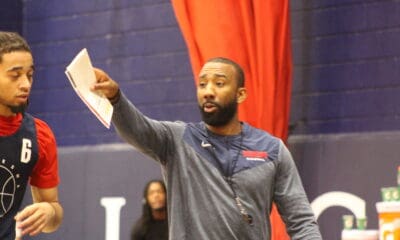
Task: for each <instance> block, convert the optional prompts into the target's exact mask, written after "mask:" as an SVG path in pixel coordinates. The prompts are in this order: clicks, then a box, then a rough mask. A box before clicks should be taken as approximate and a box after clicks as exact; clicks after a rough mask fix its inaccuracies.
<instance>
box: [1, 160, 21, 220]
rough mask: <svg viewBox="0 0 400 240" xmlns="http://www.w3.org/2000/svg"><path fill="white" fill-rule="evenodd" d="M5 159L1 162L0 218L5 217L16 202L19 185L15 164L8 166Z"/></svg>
mask: <svg viewBox="0 0 400 240" xmlns="http://www.w3.org/2000/svg"><path fill="white" fill-rule="evenodd" d="M6 164H7V161H6V160H5V159H3V160H1V162H0V218H1V217H3V216H4V215H5V214H6V213H7V212H8V211H9V210H10V208H11V206H12V205H13V203H14V197H15V192H16V190H17V188H19V185H17V180H18V178H19V177H20V175H19V174H14V173H13V172H12V171H13V170H14V168H15V166H14V165H11V166H9V167H7V165H6Z"/></svg>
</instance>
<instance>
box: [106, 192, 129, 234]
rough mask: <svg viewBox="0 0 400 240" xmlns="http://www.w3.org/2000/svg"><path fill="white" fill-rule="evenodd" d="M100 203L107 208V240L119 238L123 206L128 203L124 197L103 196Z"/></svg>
mask: <svg viewBox="0 0 400 240" xmlns="http://www.w3.org/2000/svg"><path fill="white" fill-rule="evenodd" d="M100 204H101V206H103V207H104V208H105V210H106V238H105V240H119V226H120V213H121V208H122V207H123V206H124V205H125V204H126V200H125V198H123V197H103V198H101V199H100Z"/></svg>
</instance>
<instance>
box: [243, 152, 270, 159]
mask: <svg viewBox="0 0 400 240" xmlns="http://www.w3.org/2000/svg"><path fill="white" fill-rule="evenodd" d="M242 155H243V157H245V158H246V160H247V161H262V162H265V160H266V159H267V158H268V153H267V152H262V151H242Z"/></svg>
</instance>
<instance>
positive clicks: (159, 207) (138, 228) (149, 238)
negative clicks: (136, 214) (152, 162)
mask: <svg viewBox="0 0 400 240" xmlns="http://www.w3.org/2000/svg"><path fill="white" fill-rule="evenodd" d="M166 199H167V196H166V189H165V185H164V182H163V181H162V180H152V181H149V182H148V183H147V184H146V187H145V189H144V192H143V211H142V216H141V217H140V218H139V219H138V220H137V221H136V223H135V225H134V226H133V230H132V234H131V240H164V239H165V240H167V239H168V221H167V207H166V206H167V200H166Z"/></svg>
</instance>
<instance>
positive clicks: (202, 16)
mask: <svg viewBox="0 0 400 240" xmlns="http://www.w3.org/2000/svg"><path fill="white" fill-rule="evenodd" d="M171 1H172V4H173V8H174V11H175V15H176V18H177V20H178V23H179V26H180V28H181V30H182V33H183V36H184V38H185V41H186V44H187V46H188V50H189V54H190V61H191V64H192V69H193V73H194V75H195V79H196V81H197V80H198V79H197V74H198V73H199V71H200V69H201V67H202V65H203V64H204V62H205V61H206V60H207V59H209V58H211V57H217V56H221V57H227V58H230V59H232V60H234V61H236V62H237V63H239V64H240V65H241V66H242V67H243V69H244V71H245V76H246V88H247V91H248V98H247V100H246V101H245V102H244V103H242V104H241V105H240V107H239V118H240V119H241V120H242V121H245V122H248V123H250V124H251V125H253V126H255V127H258V128H261V129H264V130H266V131H268V132H270V133H272V134H273V135H275V136H277V137H280V138H282V139H283V140H286V138H287V134H288V121H289V108H290V92H291V75H292V59H291V45H290V18H289V0H246V1H241V0H239V1H238V0H201V1H200V0H199V1H197V0H171ZM271 219H272V225H273V226H272V229H273V233H272V239H275V240H283V239H289V237H288V236H287V234H286V230H285V226H284V224H283V222H282V220H281V219H280V216H279V215H278V213H277V211H276V209H275V207H274V210H273V213H272V214H271Z"/></svg>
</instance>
